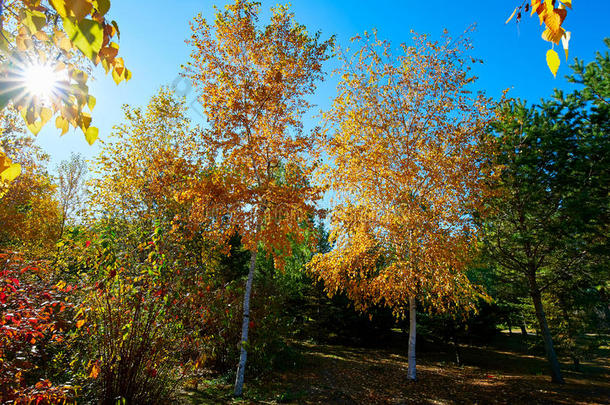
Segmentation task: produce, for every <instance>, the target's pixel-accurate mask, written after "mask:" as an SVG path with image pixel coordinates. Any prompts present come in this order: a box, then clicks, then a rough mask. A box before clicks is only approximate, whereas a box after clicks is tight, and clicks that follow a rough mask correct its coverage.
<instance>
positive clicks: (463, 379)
mask: <svg viewBox="0 0 610 405" xmlns="http://www.w3.org/2000/svg"><path fill="white" fill-rule="evenodd" d="M293 345H294V347H295V348H296V349H298V350H299V351H300V352H301V354H302V360H301V362H300V364H299V366H297V367H295V368H293V369H291V370H288V371H283V372H276V373H272V374H269V375H267V376H265V377H263V378H261V379H258V380H254V379H253V378H252V377H253V376H246V378H247V383H246V386H245V389H244V396H243V398H241V399H234V398H233V397H232V395H231V394H232V386H233V384H232V381H230V380H228V379H226V378H225V379H215V380H205V381H201V382H200V383H199V384H198V386H197V389H193V390H191V391H189V392H188V393H187V394H186V395H185V402H187V403H191V404H396V405H398V404H426V403H428V404H461V403H469V404H487V403H513V404H516V403H527V404H596V403H599V404H604V403H610V402H609V400H608V399H609V398H610V361H609V359H608V358H609V357H608V352H607V351H605V352H602V353H600V354H601V356H602V357H600V358H598V359H597V360H595V361H584V362H583V363H582V367H581V370H580V371H578V372H577V371H574V370H572V369H571V367H569V366H566V367H564V369H563V373H564V377H565V379H566V384H565V385H556V384H552V383H551V382H550V378H549V377H548V376H547V366H546V361H545V359H544V357H542V356H537V355H532V354H528V353H527V351H525V349H524V345H523V344H522V342H521V341H520V337H519V336H508V335H501V336H500V337H499V339H497V340H496V341H495V342H494V344H492V345H489V346H485V347H478V346H468V345H461V346H460V358H461V359H462V363H461V364H460V365H457V364H455V361H454V360H455V356H454V353H453V351H452V350H453V349H451V348H450V347H446V348H445V347H443V348H440V349H439V350H430V349H431V348H430V347H428V348H427V350H426V351H421V352H419V353H418V381H417V382H414V383H413V382H408V381H407V380H406V372H407V356H406V348H405V347H404V345H403V346H397V347H392V348H389V349H388V348H361V347H347V346H341V345H321V344H314V343H311V342H294V343H293ZM566 364H567V363H566Z"/></svg>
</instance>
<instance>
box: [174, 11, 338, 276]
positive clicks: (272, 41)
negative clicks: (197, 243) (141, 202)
mask: <svg viewBox="0 0 610 405" xmlns="http://www.w3.org/2000/svg"><path fill="white" fill-rule="evenodd" d="M258 11H259V10H258V6H257V5H256V4H254V3H250V2H245V1H240V0H238V1H236V2H235V3H234V4H231V5H229V6H227V7H226V11H224V12H220V11H219V12H218V13H217V15H216V19H215V21H214V24H212V25H210V24H208V22H207V21H206V20H205V19H204V18H203V17H201V16H198V17H197V18H195V20H194V22H193V23H192V29H193V35H192V37H191V39H190V41H189V43H190V45H191V46H192V49H193V50H192V53H191V61H190V63H189V64H188V66H187V69H186V73H185V74H186V76H187V77H189V78H190V79H191V80H192V81H193V84H194V85H195V86H196V88H197V89H198V90H199V92H200V94H201V97H200V99H199V101H200V103H201V107H202V108H203V112H204V114H205V115H206V118H207V120H208V122H209V124H210V129H209V130H208V131H202V133H201V135H202V138H203V140H204V143H205V145H206V146H207V147H208V148H209V154H210V155H209V158H210V167H212V169H210V173H209V174H208V176H205V177H200V178H199V179H191V182H192V184H193V187H191V189H190V190H188V191H186V192H185V193H183V194H182V195H181V196H180V199H181V201H187V200H188V201H190V202H191V205H192V207H193V210H192V211H191V215H190V219H191V221H192V222H193V223H201V222H206V223H208V222H210V221H211V222H212V223H213V224H214V229H213V230H214V233H213V235H214V237H215V239H216V240H218V241H226V240H227V238H228V236H230V235H231V234H232V233H233V232H235V231H237V232H239V234H240V235H241V236H242V242H243V243H244V245H245V246H246V248H248V249H251V250H253V249H256V248H257V246H258V244H259V242H260V243H263V244H264V245H265V246H266V247H267V248H268V251H269V252H271V253H272V254H273V255H274V257H275V259H276V263H277V264H278V265H279V266H281V256H282V255H283V254H286V253H288V254H289V253H290V243H289V241H288V239H287V238H286V235H288V234H290V235H292V236H293V237H294V238H295V239H296V240H297V241H299V240H302V238H303V235H302V233H301V232H300V229H301V228H300V226H301V224H302V223H303V222H304V221H305V220H306V219H307V218H308V217H309V216H310V215H311V214H312V213H313V212H314V211H315V209H314V203H315V201H316V200H318V199H319V198H320V196H321V190H320V189H319V188H318V187H314V186H312V185H311V184H310V183H309V182H308V180H307V179H308V178H309V176H310V174H311V172H312V170H313V162H312V161H311V159H308V158H306V156H307V155H308V154H309V153H310V151H311V150H312V149H313V147H314V143H313V141H314V136H313V134H307V133H305V132H304V131H303V129H302V122H301V119H302V115H303V113H304V112H305V111H306V110H307V109H308V108H309V107H310V105H309V103H308V102H307V99H306V97H307V96H308V95H310V94H312V93H313V92H314V90H315V83H316V82H317V81H319V80H321V79H322V78H323V74H322V70H321V64H322V63H323V62H324V61H325V60H326V59H328V57H329V55H328V51H329V48H330V45H331V42H330V41H326V42H319V39H318V37H319V36H318V35H314V36H311V35H310V34H308V33H307V31H306V29H305V27H304V26H302V25H299V24H298V23H296V22H295V21H294V16H293V15H292V14H291V13H289V11H288V9H287V7H285V6H278V7H276V8H273V9H272V15H271V21H270V23H269V24H268V25H267V26H266V27H265V28H264V29H259V28H258V27H257V22H258Z"/></svg>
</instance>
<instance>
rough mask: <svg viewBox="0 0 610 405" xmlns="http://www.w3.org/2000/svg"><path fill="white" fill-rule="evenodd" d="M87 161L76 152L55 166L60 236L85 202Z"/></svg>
mask: <svg viewBox="0 0 610 405" xmlns="http://www.w3.org/2000/svg"><path fill="white" fill-rule="evenodd" d="M86 176H87V162H86V161H85V159H84V158H83V157H82V156H81V155H78V154H74V153H73V154H72V155H71V156H70V160H64V161H62V162H61V163H60V164H59V166H58V167H57V182H58V185H57V197H58V199H59V206H60V209H61V228H60V231H59V237H60V238H61V237H62V235H63V233H64V229H65V227H66V224H68V223H69V222H70V221H75V220H76V218H77V217H78V216H79V215H80V214H81V212H82V209H83V204H84V202H85V198H86V196H85V192H86V185H85V181H86Z"/></svg>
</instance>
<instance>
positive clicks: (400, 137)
mask: <svg viewBox="0 0 610 405" xmlns="http://www.w3.org/2000/svg"><path fill="white" fill-rule="evenodd" d="M353 42H354V44H353V46H354V49H355V51H353V52H351V53H349V52H347V51H339V52H337V53H338V54H339V55H340V58H341V59H342V62H343V67H341V68H340V69H339V70H338V72H337V73H338V76H340V77H341V78H342V79H341V81H340V82H339V85H338V96H337V97H336V98H335V99H334V102H333V105H332V107H331V109H330V110H329V111H326V112H325V114H324V117H325V120H326V125H325V128H324V129H325V136H324V137H322V138H321V139H320V144H321V148H323V150H324V152H325V153H326V154H327V155H328V156H329V157H330V158H331V159H332V163H331V164H329V165H327V166H324V167H322V168H321V170H320V171H319V173H318V174H319V180H320V181H321V182H322V183H323V184H324V185H325V186H328V187H331V188H332V190H333V191H334V192H335V195H336V197H335V202H334V207H333V210H332V217H331V235H330V239H331V242H332V243H334V249H333V250H332V251H331V252H330V253H327V254H319V255H316V256H314V258H313V260H312V262H311V263H310V265H309V269H310V270H311V271H312V272H313V273H314V274H315V275H316V276H317V277H318V278H319V279H320V280H323V281H324V282H325V285H326V289H327V291H328V292H329V293H330V294H334V293H336V292H337V291H345V293H346V294H347V295H348V297H349V298H351V299H352V300H353V301H354V302H355V305H356V307H357V308H358V309H360V310H365V309H366V308H368V307H369V306H370V305H375V304H383V305H387V306H389V307H391V308H393V309H394V311H395V314H396V315H397V316H401V315H403V311H404V308H405V305H406V304H407V303H408V298H409V297H410V296H415V297H417V298H418V299H419V300H421V301H423V303H424V304H426V305H429V306H430V307H434V308H436V309H438V310H450V309H453V308H454V307H455V306H456V305H460V306H469V305H471V304H472V302H473V300H472V297H473V295H476V294H477V290H476V288H475V287H474V286H472V285H470V283H469V282H468V279H467V278H466V276H465V274H464V272H465V269H466V265H467V263H468V260H469V256H470V253H471V250H472V248H473V246H474V243H475V240H476V229H475V227H474V224H473V223H472V216H471V215H469V213H470V212H471V211H472V210H474V209H477V208H479V207H480V205H481V203H482V199H483V195H484V192H485V184H484V182H483V172H482V166H481V163H480V162H481V158H482V156H483V154H482V153H483V150H482V146H484V145H482V144H481V143H480V142H479V138H480V137H481V136H482V135H483V134H484V130H485V127H486V125H487V124H488V123H489V122H490V120H491V118H492V108H493V105H492V104H491V102H490V100H489V99H487V98H485V97H484V96H483V95H480V94H479V95H476V96H473V95H471V93H470V92H469V91H467V84H468V83H470V82H472V81H473V80H474V78H472V77H470V76H469V72H468V71H469V69H470V68H469V67H468V62H467V61H468V60H469V59H468V57H467V56H465V55H464V52H465V50H466V49H468V48H469V44H468V43H467V42H466V41H465V40H457V41H456V42H454V43H452V41H451V39H450V38H444V40H443V41H442V42H431V41H429V40H427V38H426V36H415V37H414V38H413V44H412V45H411V46H407V45H405V44H403V45H401V46H400V48H399V49H398V50H397V51H398V52H397V54H395V53H394V52H395V50H394V49H392V48H391V45H390V44H389V43H388V42H386V41H382V40H380V39H378V38H377V35H376V33H375V32H373V33H372V34H368V33H365V34H364V35H363V37H362V38H359V37H358V38H356V39H354V40H353Z"/></svg>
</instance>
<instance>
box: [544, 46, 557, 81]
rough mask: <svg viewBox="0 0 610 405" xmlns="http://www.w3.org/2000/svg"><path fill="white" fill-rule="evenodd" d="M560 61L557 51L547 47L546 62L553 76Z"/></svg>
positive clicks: (555, 74)
mask: <svg viewBox="0 0 610 405" xmlns="http://www.w3.org/2000/svg"><path fill="white" fill-rule="evenodd" d="M560 63H561V61H560V60H559V55H557V52H555V51H554V50H552V49H549V50H548V51H547V52H546V64H547V65H548V66H549V69H551V73H553V76H555V77H557V70H559V64H560Z"/></svg>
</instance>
